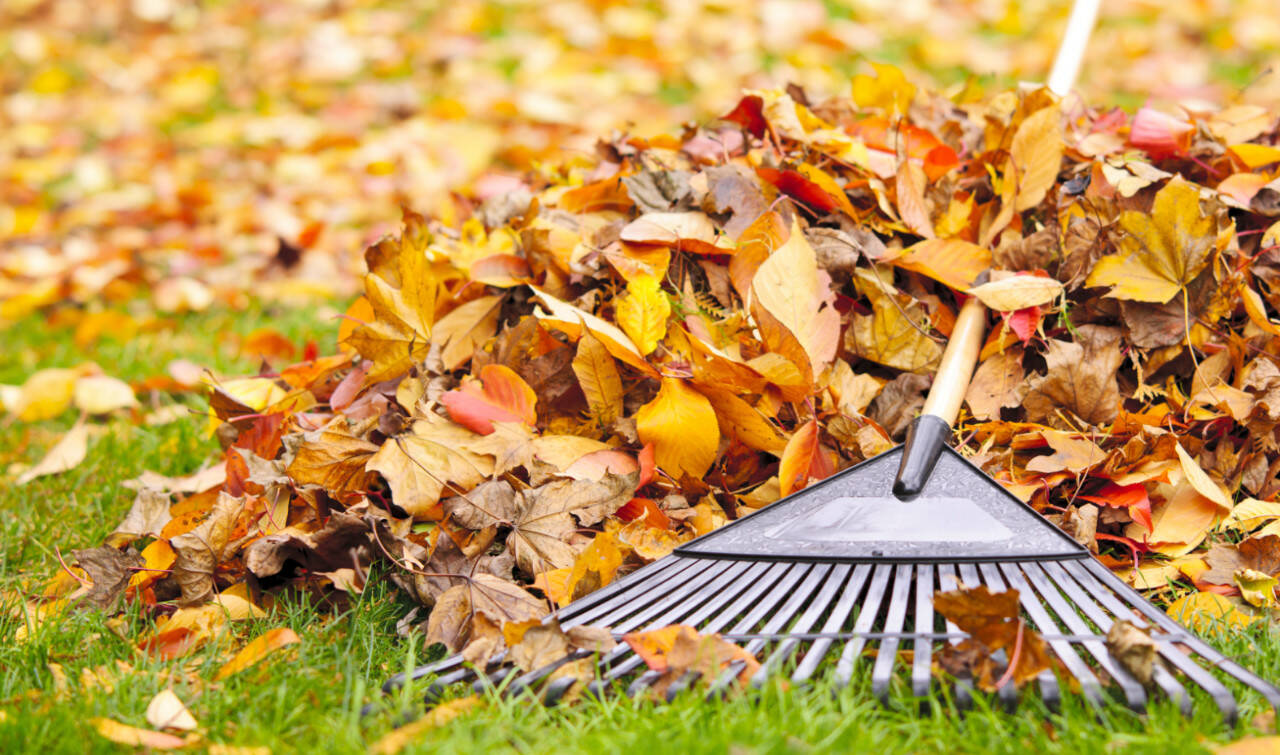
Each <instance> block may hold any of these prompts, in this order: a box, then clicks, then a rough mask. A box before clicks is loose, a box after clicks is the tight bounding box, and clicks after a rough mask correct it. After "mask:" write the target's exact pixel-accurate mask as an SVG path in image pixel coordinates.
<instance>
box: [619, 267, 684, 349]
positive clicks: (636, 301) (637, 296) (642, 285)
mask: <svg viewBox="0 0 1280 755" xmlns="http://www.w3.org/2000/svg"><path fill="white" fill-rule="evenodd" d="M670 316H671V303H670V302H668V301H667V297H666V296H665V295H663V293H662V286H661V284H660V283H659V282H658V279H657V278H654V277H653V276H650V275H639V276H636V277H634V278H632V279H631V281H630V282H628V283H627V294H626V296H623V297H621V298H620V299H618V301H617V303H616V304H615V305H614V317H615V319H616V320H617V321H618V325H620V326H622V331H623V332H624V333H626V334H627V337H628V338H630V339H631V341H632V343H634V344H635V345H636V347H637V348H638V349H639V350H640V353H641V354H642V355H646V356H647V355H648V354H649V353H650V352H652V351H653V350H654V349H656V348H658V342H659V341H661V340H662V337H663V336H665V335H666V334H667V318H668V317H670Z"/></svg>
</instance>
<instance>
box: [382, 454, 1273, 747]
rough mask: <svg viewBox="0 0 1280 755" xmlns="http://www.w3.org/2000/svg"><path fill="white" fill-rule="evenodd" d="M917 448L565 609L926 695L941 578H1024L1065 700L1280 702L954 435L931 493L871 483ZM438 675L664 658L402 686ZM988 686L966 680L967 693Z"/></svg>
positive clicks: (793, 677) (1022, 593) (523, 681)
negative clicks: (687, 630) (962, 450)
mask: <svg viewBox="0 0 1280 755" xmlns="http://www.w3.org/2000/svg"><path fill="white" fill-rule="evenodd" d="M900 453H901V449H895V450H894V451H889V452H887V453H885V454H882V455H881V456H878V457H876V458H875V459H872V460H870V461H868V462H864V463H863V464H860V465H858V466H856V467H853V468H851V469H849V470H846V471H845V472H843V473H841V474H839V475H836V476H835V477H832V478H830V479H828V480H826V481H824V482H822V483H819V484H817V485H814V486H811V487H809V488H806V489H805V490H803V491H801V492H800V493H797V494H795V495H793V496H791V497H789V498H787V499H786V500H784V501H779V502H778V503H776V504H774V505H773V506H771V507H768V508H766V509H764V510H762V511H760V512H759V513H756V514H753V515H751V516H748V517H745V518H743V519H741V520H739V521H737V522H734V523H732V524H730V525H728V526H726V527H724V528H722V529H721V530H718V531H716V532H713V533H711V534H709V535H707V536H704V537H702V538H699V539H698V540H695V541H693V542H691V543H688V544H686V545H685V546H683V547H682V548H680V549H679V550H677V551H676V552H675V553H674V554H672V555H671V556H668V557H666V558H664V559H661V560H659V561H656V562H654V563H652V564H650V565H649V566H646V567H644V568H642V569H639V570H637V571H636V572H634V573H632V574H631V575H629V576H627V577H625V578H623V579H622V580H620V581H618V582H616V583H614V584H613V585H610V586H609V587H606V588H604V589H602V590H599V591H597V592H595V593H593V594H591V595H589V596H587V597H585V598H583V599H580V600H578V601H575V602H573V603H572V604H570V605H568V606H566V607H565V608H564V609H562V610H561V611H560V612H559V613H558V615H557V616H556V619H557V620H558V621H559V622H560V626H561V627H562V628H564V629H569V628H571V627H575V626H586V625H594V626H603V627H609V628H610V629H611V630H612V631H613V632H614V633H615V636H618V635H620V634H622V633H626V632H634V631H642V630H645V629H650V628H657V627H662V626H666V625H670V624H685V625H691V626H694V627H696V628H697V629H698V631H699V632H700V633H720V634H721V635H722V636H723V637H724V638H725V639H728V640H730V641H733V642H737V643H739V644H741V645H742V646H743V647H744V648H745V649H746V650H747V651H748V652H750V653H751V654H752V655H754V656H755V657H756V658H758V659H759V660H760V666H759V668H758V669H757V670H756V671H755V672H754V674H753V676H752V677H751V679H750V684H751V685H752V686H759V685H762V684H764V683H765V682H767V681H769V680H771V679H773V678H775V677H779V676H785V677H787V678H789V679H790V681H791V682H793V683H797V684H803V683H806V682H809V681H810V680H813V679H815V678H816V676H817V675H818V674H819V673H822V674H826V673H827V670H828V669H829V670H830V674H829V676H830V678H831V679H832V681H833V682H834V683H835V684H837V685H841V686H843V685H846V684H848V683H849V682H850V680H852V679H853V678H854V675H855V674H865V673H867V671H868V669H869V671H870V677H871V689H872V691H873V692H874V693H875V694H876V695H877V696H878V697H880V698H881V699H886V698H887V697H888V694H889V691H890V689H891V687H893V686H894V680H895V678H898V679H901V680H902V681H903V682H904V683H905V684H908V685H909V688H910V690H911V692H912V694H914V695H916V696H920V697H923V696H927V695H928V694H929V693H930V691H931V687H932V684H933V672H932V666H933V659H934V657H935V654H936V653H938V652H940V651H941V650H942V649H943V648H944V647H945V646H946V645H947V644H954V643H959V642H961V641H962V640H963V639H965V638H966V637H967V636H968V635H967V634H966V633H964V632H962V631H960V630H959V629H958V628H957V627H956V626H955V625H954V624H951V623H950V622H948V621H946V620H945V619H944V618H943V617H942V616H940V615H938V614H937V613H936V612H935V610H934V607H933V598H934V594H935V592H936V591H940V590H942V591H945V590H951V589H955V588H956V587H958V586H961V585H963V586H965V587H977V586H979V585H983V586H986V587H987V588H988V589H989V590H991V591H993V592H994V591H1004V590H1008V589H1014V590H1017V591H1018V594H1019V601H1020V603H1021V609H1022V619H1023V621H1024V622H1025V625H1026V626H1028V627H1030V628H1032V629H1035V630H1036V631H1038V632H1039V633H1040V634H1041V635H1042V637H1043V639H1044V641H1045V643H1046V644H1047V646H1048V648H1049V650H1050V652H1051V653H1052V654H1053V655H1054V656H1056V658H1057V660H1058V661H1059V673H1063V674H1067V675H1069V676H1070V677H1071V678H1072V679H1074V681H1075V684H1070V683H1069V682H1068V683H1065V684H1064V680H1061V679H1060V678H1059V676H1058V675H1057V674H1055V673H1054V672H1053V671H1044V672H1041V673H1040V675H1039V676H1038V677H1037V678H1036V680H1035V683H1034V686H1035V688H1036V690H1037V691H1038V692H1039V694H1040V695H1041V697H1042V698H1043V699H1044V700H1045V701H1046V703H1048V704H1049V705H1051V706H1053V705H1056V704H1057V703H1058V701H1059V700H1060V698H1061V695H1062V691H1063V690H1064V689H1075V688H1078V689H1079V690H1080V692H1081V694H1083V695H1084V696H1085V697H1086V698H1087V699H1088V700H1089V701H1090V702H1092V703H1096V704H1102V703H1103V702H1104V701H1106V700H1108V699H1109V698H1116V697H1118V699H1120V700H1121V701H1123V702H1124V703H1125V704H1126V705H1128V706H1129V707H1130V708H1133V709H1135V710H1141V709H1143V708H1144V707H1145V706H1146V705H1147V704H1148V703H1149V702H1150V701H1151V700H1152V699H1153V698H1155V697H1157V696H1160V695H1163V696H1167V697H1168V698H1170V699H1171V700H1173V701H1175V702H1176V703H1177V704H1178V706H1179V707H1180V709H1181V710H1182V711H1183V712H1184V713H1186V714H1189V713H1190V712H1191V709H1192V695H1191V694H1190V690H1189V688H1192V687H1199V688H1200V689H1202V690H1203V691H1204V692H1206V693H1207V694H1208V695H1209V697H1210V698H1212V700H1213V702H1214V704H1215V705H1216V706H1217V708H1218V709H1219V710H1220V711H1221V713H1222V715H1223V717H1224V718H1225V719H1227V720H1228V721H1229V722H1234V721H1235V720H1236V717H1237V711H1238V709H1237V704H1236V699H1235V696H1234V695H1233V693H1232V691H1231V690H1230V689H1229V688H1228V687H1227V685H1226V684H1225V683H1224V681H1223V680H1224V678H1233V679H1235V680H1236V681H1238V682H1241V683H1243V684H1244V685H1245V686H1247V687H1250V688H1252V689H1254V690H1256V691H1257V692H1258V693H1259V694H1261V695H1262V696H1263V697H1264V698H1266V700H1267V701H1268V702H1269V703H1270V704H1271V705H1272V706H1273V707H1277V708H1280V689H1277V688H1276V687H1275V686H1273V685H1272V684H1270V683H1268V682H1266V681H1264V680H1262V679H1261V678H1259V677H1258V676H1257V675H1255V674H1253V673H1251V672H1250V671H1248V670H1246V669H1245V668H1244V667H1242V666H1240V665H1239V664H1237V663H1235V662H1234V661H1232V660H1230V659H1228V658H1227V657H1225V656H1224V655H1222V654H1221V653H1220V652H1218V651H1217V650H1215V649H1214V648H1212V647H1210V646H1209V645H1208V644H1206V643H1205V642H1204V641H1203V640H1201V639H1199V638H1198V637H1196V636H1195V635H1193V634H1192V633H1190V632H1189V631H1187V630H1186V629H1185V628H1183V627H1181V626H1180V625H1179V624H1177V623H1176V622H1174V621H1173V620H1172V619H1170V618H1169V617H1168V616H1166V615H1165V614H1164V613H1163V612H1161V611H1160V610H1159V609H1158V608H1156V607H1155V606H1153V605H1151V604H1150V603H1148V602H1147V601H1146V600H1144V599H1143V598H1142V596H1141V595H1139V594H1138V593H1137V592H1136V591H1134V590H1133V589H1131V588H1130V587H1129V586H1128V585H1126V584H1125V583H1124V582H1123V581H1121V580H1120V579H1118V578H1117V577H1116V576H1115V575H1113V574H1112V573H1111V572H1110V571H1109V570H1108V569H1107V568H1106V567H1104V566H1103V565H1102V564H1100V563H1098V562H1097V561H1096V560H1094V559H1093V558H1092V557H1091V556H1090V555H1089V553H1088V551H1086V550H1085V549H1084V548H1083V547H1081V546H1080V545H1079V544H1077V543H1076V542H1075V541H1073V540H1071V539H1070V538H1068V537H1066V536H1065V535H1064V534H1063V533H1061V532H1060V531H1059V530H1058V529H1057V528H1056V527H1054V526H1053V525H1052V524H1051V523H1050V522H1048V521H1047V520H1045V519H1043V518H1042V517H1040V516H1039V515H1038V514H1037V513H1035V512H1034V510H1032V509H1030V508H1029V507H1027V506H1026V505H1025V504H1023V503H1022V502H1021V501H1019V500H1018V499H1016V498H1014V497H1013V496H1011V495H1010V494H1008V493H1007V492H1005V491H1004V490H1003V489H1001V488H1000V487H999V485H998V484H996V483H995V482H994V481H993V480H991V479H990V478H988V477H987V476H986V475H984V474H983V473H982V472H981V471H980V470H978V469H977V468H976V467H973V466H972V465H971V464H970V463H969V462H968V461H966V460H965V459H964V458H963V457H961V456H960V455H959V454H957V453H955V452H954V451H952V450H951V449H949V448H948V449H945V450H944V452H943V456H942V458H941V459H940V460H939V463H938V465H937V469H936V471H935V472H934V474H933V475H932V477H931V479H930V480H929V481H928V483H927V485H926V486H925V488H924V491H923V492H922V494H921V496H920V497H919V498H918V499H916V500H913V501H900V500H897V499H893V498H883V499H881V498H868V497H866V496H863V495H860V493H861V492H863V491H868V490H887V489H888V488H889V486H890V484H891V483H892V480H893V469H894V467H896V466H897V462H898V459H897V455H898V454H900ZM886 512H888V513H886ZM1118 620H1125V621H1128V622H1130V623H1132V624H1134V625H1135V626H1137V627H1140V628H1144V629H1145V630H1146V631H1148V632H1149V634H1150V637H1151V639H1152V640H1153V641H1154V643H1155V646H1156V652H1157V653H1158V656H1159V658H1161V659H1162V660H1163V663H1156V664H1154V670H1153V674H1152V677H1151V680H1150V684H1147V685H1144V684H1143V683H1142V682H1141V681H1139V680H1138V679H1137V678H1135V677H1134V675H1133V674H1131V673H1130V672H1129V671H1128V670H1126V668H1125V666H1124V665H1123V664H1122V663H1120V662H1119V661H1118V660H1117V659H1116V658H1114V657H1113V656H1112V654H1111V652H1110V651H1109V650H1108V647H1107V644H1106V640H1107V633H1108V631H1110V629H1111V627H1112V625H1113V624H1114V623H1115V622H1116V621H1118ZM908 650H909V651H912V652H911V653H910V655H909V660H905V661H904V660H901V658H907V657H908V656H906V654H900V652H899V651H908ZM869 651H871V652H869ZM593 657H594V663H595V669H596V678H595V679H594V680H593V681H590V682H580V681H577V680H576V679H575V678H572V677H567V676H566V677H559V678H552V679H550V681H548V682H546V683H545V684H544V683H543V682H544V680H547V679H548V678H549V677H552V676H553V674H554V672H555V671H556V670H557V669H558V668H560V667H561V666H563V665H564V664H566V663H569V662H571V661H575V660H579V659H582V658H593ZM743 668H744V665H741V664H737V665H735V664H730V666H729V667H728V668H726V669H725V670H724V672H723V673H721V674H720V675H719V676H718V677H717V678H715V679H699V678H697V674H696V673H694V672H690V673H688V674H686V676H685V677H684V678H681V679H679V680H678V681H677V682H676V683H674V684H671V685H670V686H668V687H667V688H666V694H667V696H668V698H671V697H673V696H674V695H676V694H678V693H679V692H681V691H682V690H685V689H688V688H690V687H692V686H694V684H695V683H699V682H700V683H705V684H706V685H707V694H708V695H718V694H721V693H723V692H724V691H726V690H727V688H728V687H729V686H730V685H732V684H733V683H734V680H735V679H736V678H737V677H738V676H739V673H740V672H741V671H742V670H743ZM432 676H434V677H435V679H434V681H433V683H432V684H431V686H430V689H429V691H428V700H431V699H433V698H434V697H436V696H438V695H439V694H440V693H441V692H443V691H444V690H445V689H447V688H449V687H450V686H452V685H457V684H462V683H467V682H471V683H473V684H475V685H476V686H477V688H478V689H483V688H486V687H498V688H500V689H502V690H503V691H504V692H505V693H507V694H519V693H522V692H526V691H533V690H537V691H539V692H540V693H541V696H542V700H543V702H544V703H546V704H548V705H552V704H555V703H556V702H557V701H559V700H560V699H562V697H563V696H564V695H565V693H566V692H568V691H569V690H570V689H571V687H572V686H573V685H574V684H584V685H585V686H586V689H585V690H579V691H583V692H587V693H590V694H596V695H605V694H611V693H617V692H619V691H622V692H624V693H625V694H628V695H636V694H640V693H644V692H646V690H647V689H648V688H649V687H651V686H653V685H654V684H655V683H656V682H657V681H658V680H659V678H660V677H661V674H659V673H658V672H655V671H650V670H649V669H648V667H647V666H646V664H645V662H644V660H643V659H642V658H641V657H640V656H638V655H637V654H636V653H635V652H633V650H632V649H631V647H630V646H628V645H626V644H622V645H619V646H618V647H617V648H615V649H614V650H612V651H610V652H607V653H603V654H599V655H594V656H593V655H592V654H591V653H588V652H585V651H578V652H575V653H570V654H568V655H565V656H563V657H562V658H560V659H558V660H557V661H555V662H552V663H549V664H546V665H545V666H543V667H542V668H538V669H534V670H532V671H529V672H521V671H520V670H519V669H516V668H515V667H514V666H513V665H512V664H511V663H509V662H507V661H506V660H505V659H504V658H503V657H498V658H496V659H494V660H492V661H490V662H489V663H488V665H487V666H486V667H485V668H483V669H475V668H472V667H471V666H469V665H467V664H465V663H464V661H463V660H462V658H461V656H458V655H455V656H452V657H450V658H447V659H445V660H443V661H440V662H438V663H435V664H432V665H429V666H424V667H421V668H419V669H417V670H415V671H414V672H412V673H410V674H401V675H399V676H397V677H394V678H392V679H391V680H390V681H388V682H387V684H386V685H385V686H384V691H388V692H389V691H392V690H394V689H396V688H398V687H400V686H401V685H403V684H404V683H406V682H407V681H409V680H411V679H421V678H426V677H432ZM972 686H973V685H972V682H971V681H968V680H965V679H957V680H956V684H955V692H954V696H955V699H956V700H957V702H958V703H959V704H960V705H961V706H962V707H963V706H965V705H967V704H968V703H969V702H970V701H971V699H972V694H973V692H972ZM996 694H997V696H998V697H999V698H1000V699H1001V700H1002V701H1004V702H1006V703H1008V704H1012V703H1013V702H1014V701H1015V700H1016V699H1017V690H1016V689H1015V686H1014V685H1013V684H1005V685H1003V686H1001V687H999V689H998V690H997V693H996Z"/></svg>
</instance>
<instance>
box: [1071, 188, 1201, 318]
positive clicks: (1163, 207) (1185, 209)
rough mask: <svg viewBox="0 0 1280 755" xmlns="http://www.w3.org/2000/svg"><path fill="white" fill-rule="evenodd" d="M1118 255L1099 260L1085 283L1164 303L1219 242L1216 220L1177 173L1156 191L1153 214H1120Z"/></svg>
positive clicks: (1126, 296) (1124, 296)
mask: <svg viewBox="0 0 1280 755" xmlns="http://www.w3.org/2000/svg"><path fill="white" fill-rule="evenodd" d="M1119 222H1120V229H1121V230H1122V231H1123V232H1124V233H1123V234H1121V235H1120V237H1119V238H1118V239H1117V240H1116V246H1117V247H1118V248H1119V252H1118V253H1117V254H1112V255H1108V256H1106V257H1103V258H1102V259H1100V260H1098V262H1097V264H1095V265H1094V267H1093V271H1092V272H1091V273H1089V278H1088V279H1087V280H1086V281H1085V285H1088V286H1111V287H1112V289H1111V291H1110V292H1108V293H1107V296H1109V297H1113V298H1116V299H1128V300H1131V301H1143V302H1152V303H1155V304H1164V303H1165V302H1167V301H1169V300H1170V299H1172V298H1173V297H1174V296H1175V295H1177V293H1178V292H1179V291H1181V290H1182V289H1183V288H1184V287H1185V286H1186V285H1187V284H1188V283H1190V282H1191V281H1193V280H1194V279H1195V277H1196V276H1197V275H1199V274H1200V271H1201V270H1203V269H1204V267H1205V265H1207V264H1209V256H1210V253H1211V252H1212V251H1213V248H1214V244H1215V243H1216V241H1217V233H1216V229H1217V220H1216V217H1215V215H1214V214H1213V213H1205V212H1203V211H1202V210H1201V209H1200V192H1199V191H1198V190H1197V189H1196V187H1194V186H1192V185H1191V184H1189V183H1187V182H1186V181H1185V180H1184V179H1183V178H1182V177H1181V176H1175V177H1174V179H1173V180H1171V181H1170V182H1169V183H1167V184H1165V186H1164V188H1162V189H1160V191H1159V192H1158V193H1157V194H1156V199H1155V204H1154V205H1153V206H1152V208H1151V213H1150V214H1149V215H1148V214H1147V213H1143V212H1137V211H1134V210H1128V211H1126V212H1124V213H1122V214H1121V215H1120V221H1119Z"/></svg>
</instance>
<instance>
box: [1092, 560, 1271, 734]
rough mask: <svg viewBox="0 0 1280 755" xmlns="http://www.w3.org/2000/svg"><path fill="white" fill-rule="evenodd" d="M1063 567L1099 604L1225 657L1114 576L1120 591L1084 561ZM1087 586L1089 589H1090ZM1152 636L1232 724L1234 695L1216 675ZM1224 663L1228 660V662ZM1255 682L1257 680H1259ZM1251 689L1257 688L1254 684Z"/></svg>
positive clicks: (1163, 655) (1168, 658) (1197, 648)
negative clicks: (1123, 599) (1135, 597)
mask: <svg viewBox="0 0 1280 755" xmlns="http://www.w3.org/2000/svg"><path fill="white" fill-rule="evenodd" d="M1099 566H1101V564H1099ZM1067 568H1068V570H1069V571H1070V572H1071V573H1072V574H1073V575H1074V576H1075V577H1076V580H1077V581H1079V582H1080V584H1081V585H1082V586H1084V587H1085V589H1086V590H1088V591H1089V592H1090V593H1091V594H1093V595H1096V596H1097V597H1098V600H1100V601H1102V604H1103V605H1105V606H1107V607H1108V608H1110V609H1111V610H1112V611H1113V612H1114V613H1115V614H1116V615H1117V616H1119V617H1120V618H1122V619H1129V620H1130V621H1135V620H1139V619H1138V614H1140V615H1142V616H1145V617H1146V618H1147V619H1150V620H1151V623H1154V624H1155V625H1156V626H1157V627H1159V628H1160V629H1162V630H1164V631H1166V632H1168V633H1170V634H1173V635H1174V636H1179V635H1181V636H1182V637H1184V638H1185V639H1181V640H1179V642H1181V643H1182V644H1185V645H1187V646H1188V647H1190V648H1191V649H1192V650H1194V651H1195V652H1197V653H1200V655H1201V656H1203V657H1204V658H1205V659H1206V660H1208V661H1209V662H1210V663H1213V662H1214V660H1215V659H1214V657H1213V656H1217V657H1219V658H1223V660H1225V658H1224V657H1223V656H1222V655H1221V654H1220V653H1218V652H1217V651H1216V650H1214V649H1213V648H1210V647H1209V646H1207V645H1205V644H1204V643H1203V642H1201V641H1200V640H1198V639H1196V638H1195V637H1193V636H1191V635H1190V633H1189V632H1188V631H1187V630H1186V629H1184V628H1182V627H1181V626H1179V625H1178V624H1177V623H1176V622H1174V621H1173V620H1172V619H1170V618H1169V617H1167V616H1165V615H1164V614H1162V613H1160V612H1159V611H1158V610H1157V609H1156V608H1155V607H1154V606H1152V605H1151V604H1149V603H1147V602H1146V601H1145V600H1143V599H1142V598H1141V597H1137V599H1136V600H1134V599H1133V598H1131V597H1130V596H1129V595H1127V594H1126V593H1129V592H1132V591H1130V590H1129V589H1128V586H1127V585H1125V584H1124V582H1121V581H1120V580H1119V579H1118V578H1115V583H1118V584H1119V585H1120V586H1121V587H1123V588H1124V592H1121V591H1119V590H1116V589H1115V585H1114V584H1107V583H1108V582H1110V580H1102V581H1103V583H1102V584H1098V581H1099V580H1098V579H1097V578H1099V577H1102V576H1103V575H1102V574H1099V573H1097V572H1095V571H1094V569H1092V568H1091V565H1090V564H1088V563H1084V562H1081V563H1078V564H1071V565H1070V566H1069V567H1067ZM1102 568H1103V570H1104V571H1105V570H1106V567H1102ZM1105 576H1107V577H1113V578H1114V575H1112V574H1111V572H1110V571H1106V574H1105ZM1091 586H1092V589H1090V587H1091ZM1117 595H1119V596H1123V597H1124V598H1125V602H1124V603H1121V602H1120V600H1119V599H1117V597H1116V596H1117ZM1126 604H1127V605H1126ZM1135 609H1136V610H1135ZM1153 639H1155V640H1156V647H1157V648H1158V649H1159V651H1160V657H1161V658H1164V659H1165V660H1166V661H1168V662H1169V663H1171V664H1172V665H1174V666H1175V667H1177V669H1178V670H1179V671H1181V672H1182V673H1184V674H1186V675H1187V678H1189V679H1190V680H1191V681H1192V682H1194V683H1195V684H1198V685H1200V687H1201V688H1203V689H1204V690H1205V691H1206V692H1208V693H1209V696H1210V697H1212V698H1213V702H1214V704H1215V705H1217V706H1218V710H1219V711H1221V712H1222V716H1223V718H1224V719H1226V720H1227V721H1228V722H1229V723H1231V724H1232V725H1234V724H1235V720H1236V717H1237V715H1238V713H1239V709H1238V707H1237V706H1236V698H1235V695H1233V694H1231V690H1229V689H1227V686H1226V685H1225V684H1223V683H1222V682H1221V681H1220V680H1219V679H1218V678H1217V677H1215V676H1214V675H1213V674H1211V673H1209V672H1208V671H1206V670H1205V669H1204V668H1203V667H1202V666H1201V665H1200V664H1198V663H1196V662H1195V660H1194V659H1192V658H1191V657H1189V656H1188V655H1187V654H1185V653H1183V652H1182V651H1181V650H1179V649H1178V648H1177V647H1174V646H1173V645H1172V644H1170V643H1169V642H1168V641H1167V640H1162V639H1158V638H1153ZM1201 647H1203V648H1204V649H1205V650H1208V651H1209V653H1210V654H1212V655H1210V654H1206V653H1203V652H1201ZM1227 662H1228V663H1231V662H1230V661H1227ZM1232 665H1234V664H1232ZM1244 673H1245V674H1246V675H1248V676H1252V675H1251V674H1249V673H1248V672H1247V671H1246V672H1244ZM1255 679H1256V677H1255ZM1242 681H1243V680H1242ZM1258 681H1259V683H1261V680H1258ZM1247 683H1248V682H1247V681H1246V684H1247ZM1250 686H1253V685H1250ZM1264 686H1265V685H1264ZM1255 689H1257V688H1256V687H1255ZM1259 691H1260V692H1262V693H1263V695H1264V696H1266V697H1267V698H1268V700H1272V696H1271V695H1267V692H1266V690H1265V689H1260V690H1259ZM1272 704H1273V705H1274V704H1275V703H1274V702H1273V703H1272Z"/></svg>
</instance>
